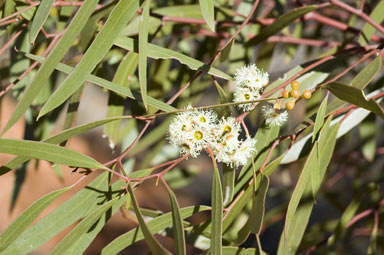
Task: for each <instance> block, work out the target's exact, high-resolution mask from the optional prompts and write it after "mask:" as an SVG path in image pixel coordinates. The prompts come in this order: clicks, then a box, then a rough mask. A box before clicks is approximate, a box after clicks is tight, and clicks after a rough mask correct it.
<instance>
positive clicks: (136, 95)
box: [26, 54, 177, 112]
mask: <svg viewBox="0 0 384 255" xmlns="http://www.w3.org/2000/svg"><path fill="white" fill-rule="evenodd" d="M26 56H27V57H29V58H31V59H33V60H35V61H38V62H43V61H44V58H42V57H38V56H35V55H32V54H26ZM56 69H57V70H59V71H62V72H64V73H71V72H72V70H73V68H72V67H70V66H68V65H65V64H62V63H59V64H58V65H57V66H56ZM86 80H87V81H89V82H92V83H94V84H96V85H98V86H100V87H103V88H105V89H108V90H111V91H113V92H116V93H119V94H122V95H124V96H127V97H129V98H132V99H135V100H139V99H141V96H140V92H139V91H135V90H131V89H129V88H126V87H121V86H119V85H118V84H115V83H113V82H110V81H108V80H105V79H103V78H100V77H97V76H95V75H91V74H90V75H87V77H86ZM147 100H148V104H149V105H150V106H153V107H155V108H156V109H159V110H163V111H165V112H169V111H174V110H177V109H176V108H174V107H172V106H170V105H168V104H166V103H164V102H162V101H160V100H157V99H154V98H153V97H150V96H148V97H147Z"/></svg>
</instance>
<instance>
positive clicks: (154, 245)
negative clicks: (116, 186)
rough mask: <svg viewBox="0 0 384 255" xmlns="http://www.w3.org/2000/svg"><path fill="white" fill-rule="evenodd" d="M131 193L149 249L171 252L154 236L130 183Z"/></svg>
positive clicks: (157, 252) (134, 208)
mask: <svg viewBox="0 0 384 255" xmlns="http://www.w3.org/2000/svg"><path fill="white" fill-rule="evenodd" d="M128 191H129V195H130V196H131V201H132V206H133V210H134V211H135V214H136V217H137V220H138V221H139V225H140V229H141V231H142V233H143V235H144V239H145V242H146V243H147V245H148V247H149V249H151V251H152V252H153V253H154V254H156V255H161V254H170V253H169V252H168V251H167V250H166V249H164V247H163V246H162V245H161V244H160V243H159V242H158V241H157V240H156V239H155V238H154V237H153V236H152V233H151V231H150V230H149V228H148V226H147V223H146V222H145V221H144V218H143V215H142V214H141V212H140V209H139V206H138V204H137V202H136V198H135V195H134V194H133V190H132V188H131V186H130V185H128Z"/></svg>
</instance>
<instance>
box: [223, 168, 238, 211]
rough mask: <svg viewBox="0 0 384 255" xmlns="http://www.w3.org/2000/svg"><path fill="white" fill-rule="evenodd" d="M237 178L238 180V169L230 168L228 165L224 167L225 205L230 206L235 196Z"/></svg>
mask: <svg viewBox="0 0 384 255" xmlns="http://www.w3.org/2000/svg"><path fill="white" fill-rule="evenodd" d="M235 178H236V169H235V168H233V167H230V166H228V165H227V164H224V165H223V197H224V205H225V206H226V205H228V204H229V203H230V202H231V201H232V199H233V195H234V191H235Z"/></svg>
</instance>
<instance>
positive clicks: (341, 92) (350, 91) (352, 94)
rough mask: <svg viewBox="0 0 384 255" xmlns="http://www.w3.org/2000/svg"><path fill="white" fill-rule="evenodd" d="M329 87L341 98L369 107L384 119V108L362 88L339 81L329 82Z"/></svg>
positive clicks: (368, 108)
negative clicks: (365, 93) (368, 97)
mask: <svg viewBox="0 0 384 255" xmlns="http://www.w3.org/2000/svg"><path fill="white" fill-rule="evenodd" d="M327 89H328V90H329V91H331V92H332V94H334V95H335V96H337V97H338V98H340V99H341V100H345V101H347V102H348V103H351V104H354V105H357V106H359V107H362V108H364V109H367V110H369V111H371V112H373V113H375V114H377V115H379V116H380V117H381V118H382V119H384V110H383V108H381V106H380V105H379V104H378V103H377V102H376V101H375V100H374V99H369V100H367V98H366V97H365V95H364V92H363V91H362V90H360V89H358V88H355V87H351V86H347V85H344V84H341V83H337V82H332V83H330V84H328V85H327Z"/></svg>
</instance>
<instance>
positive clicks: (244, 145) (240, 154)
mask: <svg viewBox="0 0 384 255" xmlns="http://www.w3.org/2000/svg"><path fill="white" fill-rule="evenodd" d="M255 145H256V139H254V138H250V137H248V138H247V139H246V140H244V141H242V142H241V144H240V147H239V149H238V150H236V152H235V154H234V157H233V164H234V165H235V166H239V165H245V164H246V163H247V161H248V159H249V158H250V157H252V156H253V155H254V154H255V153H256V148H255Z"/></svg>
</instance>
